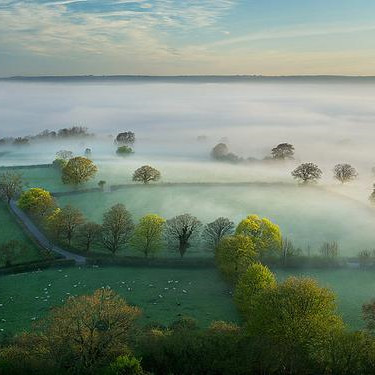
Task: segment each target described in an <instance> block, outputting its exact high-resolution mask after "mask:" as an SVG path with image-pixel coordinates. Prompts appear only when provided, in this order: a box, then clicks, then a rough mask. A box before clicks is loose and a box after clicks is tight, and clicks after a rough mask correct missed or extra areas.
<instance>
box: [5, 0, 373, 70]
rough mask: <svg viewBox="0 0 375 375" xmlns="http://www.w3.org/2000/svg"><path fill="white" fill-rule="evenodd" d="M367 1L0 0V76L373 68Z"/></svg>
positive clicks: (369, 4)
mask: <svg viewBox="0 0 375 375" xmlns="http://www.w3.org/2000/svg"><path fill="white" fill-rule="evenodd" d="M374 14H375V1H373V0H303V1H302V0H0V76H2V77H5V76H13V75H81V74H95V75H102V74H103V75H110V74H145V75H184V74H202V75H204V74H218V75H220V74H263V75H303V74H342V75H375V18H374Z"/></svg>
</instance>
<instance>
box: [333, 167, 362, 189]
mask: <svg viewBox="0 0 375 375" xmlns="http://www.w3.org/2000/svg"><path fill="white" fill-rule="evenodd" d="M333 173H334V177H335V179H336V180H339V181H340V182H341V183H342V184H343V183H344V182H349V181H351V180H354V179H355V178H357V177H358V173H357V171H356V169H355V168H354V167H352V166H351V165H350V164H336V165H335V168H334V169H333Z"/></svg>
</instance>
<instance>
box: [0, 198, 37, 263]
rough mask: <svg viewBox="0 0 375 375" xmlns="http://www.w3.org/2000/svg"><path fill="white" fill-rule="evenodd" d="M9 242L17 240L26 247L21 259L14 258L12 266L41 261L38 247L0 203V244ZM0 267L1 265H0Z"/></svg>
mask: <svg viewBox="0 0 375 375" xmlns="http://www.w3.org/2000/svg"><path fill="white" fill-rule="evenodd" d="M10 240H18V241H20V242H21V243H22V244H24V245H25V246H26V250H25V252H24V253H23V254H22V257H19V258H16V259H15V260H14V264H17V263H24V262H29V261H33V260H38V259H42V258H43V256H42V254H41V251H40V249H39V247H38V246H37V245H36V244H35V243H34V242H33V241H32V240H31V239H30V237H29V236H28V235H27V234H26V233H25V232H24V231H23V229H22V227H21V226H20V224H19V223H18V222H17V220H16V218H15V217H14V216H13V214H12V213H11V212H10V211H9V210H8V207H7V206H6V205H5V203H4V202H2V201H0V243H4V242H7V241H10ZM0 265H2V264H1V263H0Z"/></svg>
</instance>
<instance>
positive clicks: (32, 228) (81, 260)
mask: <svg viewBox="0 0 375 375" xmlns="http://www.w3.org/2000/svg"><path fill="white" fill-rule="evenodd" d="M10 209H11V210H12V212H13V213H14V214H15V215H16V216H17V217H18V218H19V220H21V221H22V223H23V224H24V225H25V227H26V228H27V230H28V231H29V233H30V234H31V235H32V236H33V237H34V238H35V240H36V241H37V242H38V243H39V245H40V246H42V247H43V248H44V249H46V250H48V251H53V252H55V253H56V254H59V255H61V256H63V257H64V258H66V259H73V260H74V261H75V262H76V263H77V264H85V263H86V258H85V257H84V256H81V255H77V254H74V253H71V252H70V251H67V250H64V249H62V248H61V247H59V246H56V245H54V244H53V243H51V242H50V241H49V240H48V238H47V237H46V236H45V235H44V234H43V233H42V232H41V231H40V230H39V229H38V228H37V226H36V225H35V224H34V223H33V222H32V221H31V220H30V218H29V217H28V216H27V215H26V214H25V213H24V212H23V211H22V210H21V209H20V208H18V206H17V202H16V201H14V200H13V199H12V200H11V201H10Z"/></svg>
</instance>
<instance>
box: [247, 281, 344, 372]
mask: <svg viewBox="0 0 375 375" xmlns="http://www.w3.org/2000/svg"><path fill="white" fill-rule="evenodd" d="M249 307H250V310H249V311H248V317H247V329H248V332H249V334H250V335H251V336H253V337H258V338H259V339H260V340H261V342H262V347H263V351H264V352H266V351H269V352H270V353H272V356H273V358H272V359H271V358H269V361H270V362H271V363H272V362H273V365H274V366H275V367H276V368H277V369H285V370H286V371H287V372H286V373H300V372H299V371H298V368H300V371H302V370H303V368H304V366H305V364H304V363H303V362H304V361H303V355H305V356H306V355H307V356H306V357H305V360H306V362H307V361H308V360H311V358H309V357H308V353H312V352H316V351H317V350H319V346H322V344H323V343H324V342H325V341H326V340H328V339H329V337H330V336H331V334H332V333H334V332H336V331H338V330H342V329H343V327H344V325H343V322H342V319H341V318H340V317H339V316H338V315H337V314H336V301H335V295H334V293H333V292H332V291H331V290H329V289H326V288H322V287H320V286H319V285H318V283H317V282H316V281H315V280H313V279H308V278H296V277H289V278H288V279H287V280H285V281H284V282H283V283H281V284H278V285H277V286H276V287H272V288H264V289H262V290H261V291H260V292H259V293H257V294H256V295H255V296H254V299H253V303H252V304H250V305H249ZM297 358H299V360H298V361H297V360H296V359H297ZM301 361H302V363H301Z"/></svg>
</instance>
